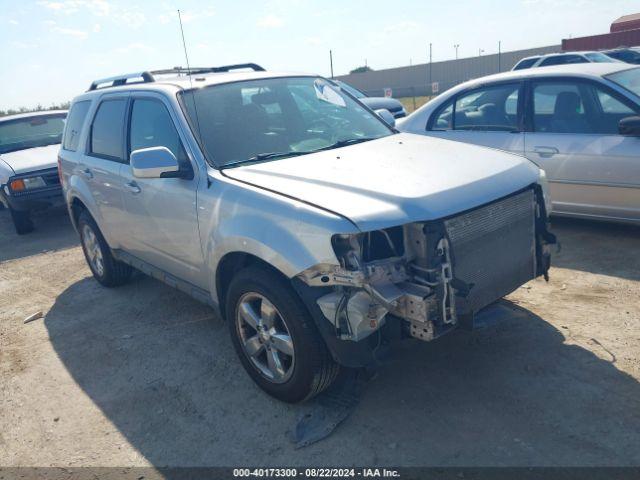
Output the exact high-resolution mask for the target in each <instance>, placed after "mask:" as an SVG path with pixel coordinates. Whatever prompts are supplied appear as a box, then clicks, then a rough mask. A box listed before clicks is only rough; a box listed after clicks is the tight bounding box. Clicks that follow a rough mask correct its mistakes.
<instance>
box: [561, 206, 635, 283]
mask: <svg viewBox="0 0 640 480" xmlns="http://www.w3.org/2000/svg"><path fill="white" fill-rule="evenodd" d="M551 231H552V232H553V233H555V234H556V235H557V236H558V240H559V241H560V243H561V244H562V249H561V251H560V252H559V253H555V254H553V255H552V260H551V263H552V265H553V266H554V267H560V268H568V269H571V270H580V271H583V272H591V273H597V274H602V275H610V276H613V277H620V278H626V279H629V280H640V255H638V251H640V226H636V225H625V224H617V223H609V222H596V221H591V220H581V219H573V218H560V217H552V219H551ZM621 259H624V261H621Z"/></svg>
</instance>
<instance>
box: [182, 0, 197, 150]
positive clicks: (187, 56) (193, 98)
mask: <svg viewBox="0 0 640 480" xmlns="http://www.w3.org/2000/svg"><path fill="white" fill-rule="evenodd" d="M178 22H179V23H180V34H181V35H182V46H183V47H184V58H185V60H186V61H187V75H188V76H189V86H190V87H191V100H192V101H193V113H194V114H195V117H196V127H197V129H198V137H200V138H198V143H200V144H201V145H202V132H201V131H200V119H199V118H198V107H197V106H196V95H195V90H194V89H193V80H192V78H191V66H190V65H189V54H188V53H187V42H186V41H185V39H184V28H182V15H180V10H179V9H178Z"/></svg>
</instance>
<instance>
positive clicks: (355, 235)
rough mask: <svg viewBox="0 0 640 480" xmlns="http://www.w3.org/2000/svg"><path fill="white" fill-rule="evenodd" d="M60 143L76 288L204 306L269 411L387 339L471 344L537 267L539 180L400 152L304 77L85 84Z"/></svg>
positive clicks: (480, 159)
mask: <svg viewBox="0 0 640 480" xmlns="http://www.w3.org/2000/svg"><path fill="white" fill-rule="evenodd" d="M240 67H249V68H250V71H239V70H237V69H239V68H240ZM64 135H65V141H64V143H63V147H62V149H61V151H60V159H61V173H62V184H63V189H64V195H65V198H66V201H67V204H68V207H69V213H70V215H71V218H72V220H73V223H74V225H75V227H76V229H77V230H78V232H79V234H80V237H81V240H82V246H83V249H84V253H85V256H86V259H87V262H88V264H89V267H90V268H91V271H92V272H93V275H94V276H95V278H96V279H97V280H98V281H99V282H100V283H101V284H103V285H105V286H108V287H113V286H117V285H121V284H123V283H125V282H126V281H127V280H128V279H129V277H130V276H131V273H132V269H133V268H135V269H138V270H141V271H142V272H144V273H147V274H149V275H151V276H153V277H154V278H157V279H159V280H161V281H163V282H165V283H167V284H169V285H171V286H174V287H176V288H178V289H180V290H182V291H184V292H186V293H187V294H189V295H191V296H193V297H195V298H196V299H198V300H201V301H203V302H206V303H208V304H210V305H211V306H212V307H214V308H215V309H216V310H218V311H219V312H220V313H221V315H222V316H223V318H225V319H226V320H227V323H228V325H229V330H230V332H231V338H232V341H233V344H234V346H235V349H236V350H237V353H238V355H239V357H240V360H241V361H242V364H243V365H244V368H245V369H246V370H247V372H248V373H249V375H250V376H251V377H252V378H253V379H254V381H255V382H256V383H257V384H258V385H259V386H260V387H261V388H262V389H264V390H265V391H266V392H267V393H269V394H270V395H273V396H274V397H276V398H278V399H281V400H284V401H287V402H298V401H302V400H305V399H308V398H310V397H312V396H314V395H316V394H318V393H319V392H321V391H322V390H323V389H325V388H326V387H327V386H328V385H330V384H331V382H332V381H333V380H334V379H335V377H336V375H337V373H338V370H339V365H343V366H347V367H361V366H365V365H370V364H373V363H376V362H377V361H378V360H379V359H380V358H381V356H382V355H383V353H384V352H385V351H386V350H388V349H389V347H390V345H391V344H392V343H393V342H392V341H393V340H396V339H399V338H401V337H415V338H419V339H422V340H432V339H434V338H436V337H439V336H440V335H442V334H444V333H446V332H448V331H451V330H452V329H454V328H455V327H456V326H460V325H463V326H464V325H466V326H471V325H472V324H473V318H474V314H476V313H477V312H479V311H480V310H481V309H483V308H484V307H486V306H488V305H490V304H491V303H493V302H495V301H496V300H497V299H499V298H500V297H502V296H504V295H506V294H507V293H509V292H511V291H513V290H514V289H516V288H517V287H518V286H520V285H522V284H523V283H525V282H527V281H529V280H530V279H532V278H535V277H537V276H540V275H545V276H546V274H547V271H548V268H549V259H550V254H549V249H550V244H551V243H554V242H555V239H554V237H553V235H552V234H551V233H549V232H548V230H547V215H546V208H547V206H546V203H545V202H546V199H545V195H546V194H545V183H544V179H543V177H542V176H541V173H540V169H539V168H538V167H536V166H535V165H534V164H533V163H531V162H529V161H528V160H526V159H525V158H523V157H521V156H518V155H513V154H509V153H504V152H500V151H498V150H492V149H487V148H481V147H477V146H472V145H465V144H461V143H455V142H449V141H445V140H440V139H435V138H426V137H421V136H418V135H413V134H406V133H399V132H398V131H396V130H395V129H394V128H392V127H390V126H389V125H388V124H386V123H385V122H384V121H383V120H382V119H381V118H380V117H379V116H378V115H376V114H375V113H374V112H372V111H371V110H369V109H368V108H367V107H366V106H364V105H363V104H362V103H360V102H359V101H358V100H357V99H355V98H354V97H352V96H350V95H349V94H348V93H345V92H344V91H342V90H340V89H339V88H337V87H335V86H333V85H332V84H331V83H330V82H329V81H328V80H326V79H323V78H321V77H318V76H314V75H301V74H287V73H271V72H265V71H263V70H262V69H261V68H260V67H258V66H257V65H254V64H248V65H240V66H238V65H234V66H230V67H216V68H203V69H191V70H190V71H185V70H177V71H160V72H143V73H139V74H133V75H125V76H120V77H114V78H110V79H105V80H100V81H97V82H94V83H93V84H92V85H91V87H90V89H89V91H88V92H87V93H85V94H83V95H80V96H79V97H77V98H76V99H75V100H74V101H73V104H72V107H71V111H70V115H69V120H68V122H67V126H66V129H65V134H64ZM67 140H68V141H67Z"/></svg>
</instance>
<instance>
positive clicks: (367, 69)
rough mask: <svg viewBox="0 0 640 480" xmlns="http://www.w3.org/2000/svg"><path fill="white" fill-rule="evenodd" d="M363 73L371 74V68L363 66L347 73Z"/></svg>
mask: <svg viewBox="0 0 640 480" xmlns="http://www.w3.org/2000/svg"><path fill="white" fill-rule="evenodd" d="M365 72H373V68H371V67H369V66H368V65H364V66H362V67H358V68H354V69H353V70H351V71H350V72H349V73H365Z"/></svg>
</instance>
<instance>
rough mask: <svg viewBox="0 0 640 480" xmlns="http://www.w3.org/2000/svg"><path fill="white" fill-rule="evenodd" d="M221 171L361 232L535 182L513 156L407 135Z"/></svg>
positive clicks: (454, 209)
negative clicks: (331, 214)
mask: <svg viewBox="0 0 640 480" xmlns="http://www.w3.org/2000/svg"><path fill="white" fill-rule="evenodd" d="M224 174H225V175H227V176H228V177H231V178H233V179H236V180H240V181H243V182H246V183H249V184H252V185H255V186H257V187H262V188H265V189H268V190H271V191H274V192H278V193H281V194H284V195H287V196H289V197H293V198H296V199H299V200H302V201H304V202H307V203H310V204H313V205H316V206H318V207H320V208H323V209H326V210H329V211H331V212H334V213H338V214H340V215H342V216H344V217H347V218H349V219H350V220H351V221H352V222H353V223H355V224H356V225H357V226H358V228H360V229H361V230H362V231H367V230H375V229H379V228H386V227H389V226H392V225H401V224H405V223H410V222H415V221H425V220H434V219H437V218H442V217H447V216H449V215H453V214H455V213H459V212H461V211H464V210H468V209H470V208H474V207H477V206H479V205H482V204H484V203H487V202H490V201H492V200H495V199H497V198H500V197H503V196H506V195H508V194H510V193H512V192H515V191H517V190H520V189H522V188H524V187H526V186H527V185H531V184H532V183H534V182H536V181H537V180H538V177H539V170H538V168H537V167H536V166H535V165H533V164H532V163H531V162H529V161H528V160H526V159H525V158H523V157H520V156H518V155H514V154H510V153H506V152H502V151H500V150H494V149H489V148H484V147H478V146H475V145H469V144H464V143H459V142H452V141H449V140H442V139H438V138H431V137H424V136H419V135H413V134H409V133H400V134H396V135H391V136H388V137H385V138H381V139H378V140H372V141H369V142H364V143H360V144H355V145H351V146H348V147H344V148H338V149H334V150H326V151H322V152H317V153H312V154H309V155H303V156H300V157H292V158H286V159H282V160H276V161H272V162H267V163H261V164H256V165H247V166H244V167H237V168H229V169H225V170H224Z"/></svg>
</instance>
